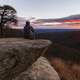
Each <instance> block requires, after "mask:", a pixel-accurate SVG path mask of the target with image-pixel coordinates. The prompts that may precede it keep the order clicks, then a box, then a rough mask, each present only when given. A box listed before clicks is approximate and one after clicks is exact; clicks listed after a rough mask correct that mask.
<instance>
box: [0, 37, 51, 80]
mask: <svg viewBox="0 0 80 80" xmlns="http://www.w3.org/2000/svg"><path fill="white" fill-rule="evenodd" d="M50 45H51V41H49V40H43V39H41V40H27V39H21V38H20V39H19V38H18V39H17V38H4V39H0V80H12V79H13V78H15V77H16V76H18V75H19V74H20V73H22V72H24V71H25V70H27V69H28V68H29V67H30V66H31V65H32V64H33V63H34V62H35V61H36V60H37V59H38V58H39V57H40V56H41V55H43V54H44V53H45V52H46V51H47V50H48V47H49V46H50Z"/></svg>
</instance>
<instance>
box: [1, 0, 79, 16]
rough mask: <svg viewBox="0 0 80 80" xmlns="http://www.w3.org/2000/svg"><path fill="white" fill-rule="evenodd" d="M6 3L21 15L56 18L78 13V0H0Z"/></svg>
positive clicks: (2, 3)
mask: <svg viewBox="0 0 80 80" xmlns="http://www.w3.org/2000/svg"><path fill="white" fill-rule="evenodd" d="M4 4H8V5H11V6H13V7H14V8H15V9H16V10H17V12H18V13H17V15H18V16H21V17H36V18H58V17H65V16H69V15H74V14H80V0H0V5H4Z"/></svg>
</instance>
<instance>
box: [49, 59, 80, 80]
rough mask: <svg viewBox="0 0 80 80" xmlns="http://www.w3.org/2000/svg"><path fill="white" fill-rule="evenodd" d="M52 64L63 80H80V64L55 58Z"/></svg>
mask: <svg viewBox="0 0 80 80" xmlns="http://www.w3.org/2000/svg"><path fill="white" fill-rule="evenodd" d="M50 62H51V64H52V66H53V67H54V68H55V69H56V71H57V72H58V74H59V76H60V78H61V80H80V64H76V63H71V62H67V61H64V60H62V59H59V58H53V59H51V61H50Z"/></svg>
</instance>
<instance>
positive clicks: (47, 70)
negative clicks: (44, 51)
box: [13, 57, 60, 80]
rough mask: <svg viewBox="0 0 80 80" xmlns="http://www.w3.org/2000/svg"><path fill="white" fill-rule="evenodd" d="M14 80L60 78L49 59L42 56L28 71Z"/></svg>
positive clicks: (52, 79) (57, 79) (50, 79)
mask: <svg viewBox="0 0 80 80" xmlns="http://www.w3.org/2000/svg"><path fill="white" fill-rule="evenodd" d="M13 80H60V78H59V76H58V74H57V72H56V71H55V70H54V68H53V67H52V66H51V65H50V63H49V61H48V60H47V59H46V58H44V57H40V58H39V59H38V60H37V61H36V62H35V63H34V64H33V65H32V66H31V67H30V68H29V69H28V70H27V71H25V72H23V73H21V74H20V75H19V76H18V77H16V78H15V79H13Z"/></svg>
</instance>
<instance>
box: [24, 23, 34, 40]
mask: <svg viewBox="0 0 80 80" xmlns="http://www.w3.org/2000/svg"><path fill="white" fill-rule="evenodd" d="M33 34H34V29H33V27H32V26H31V25H30V22H29V21H26V24H25V26H24V38H27V39H34V37H35V36H34V35H33Z"/></svg>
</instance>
